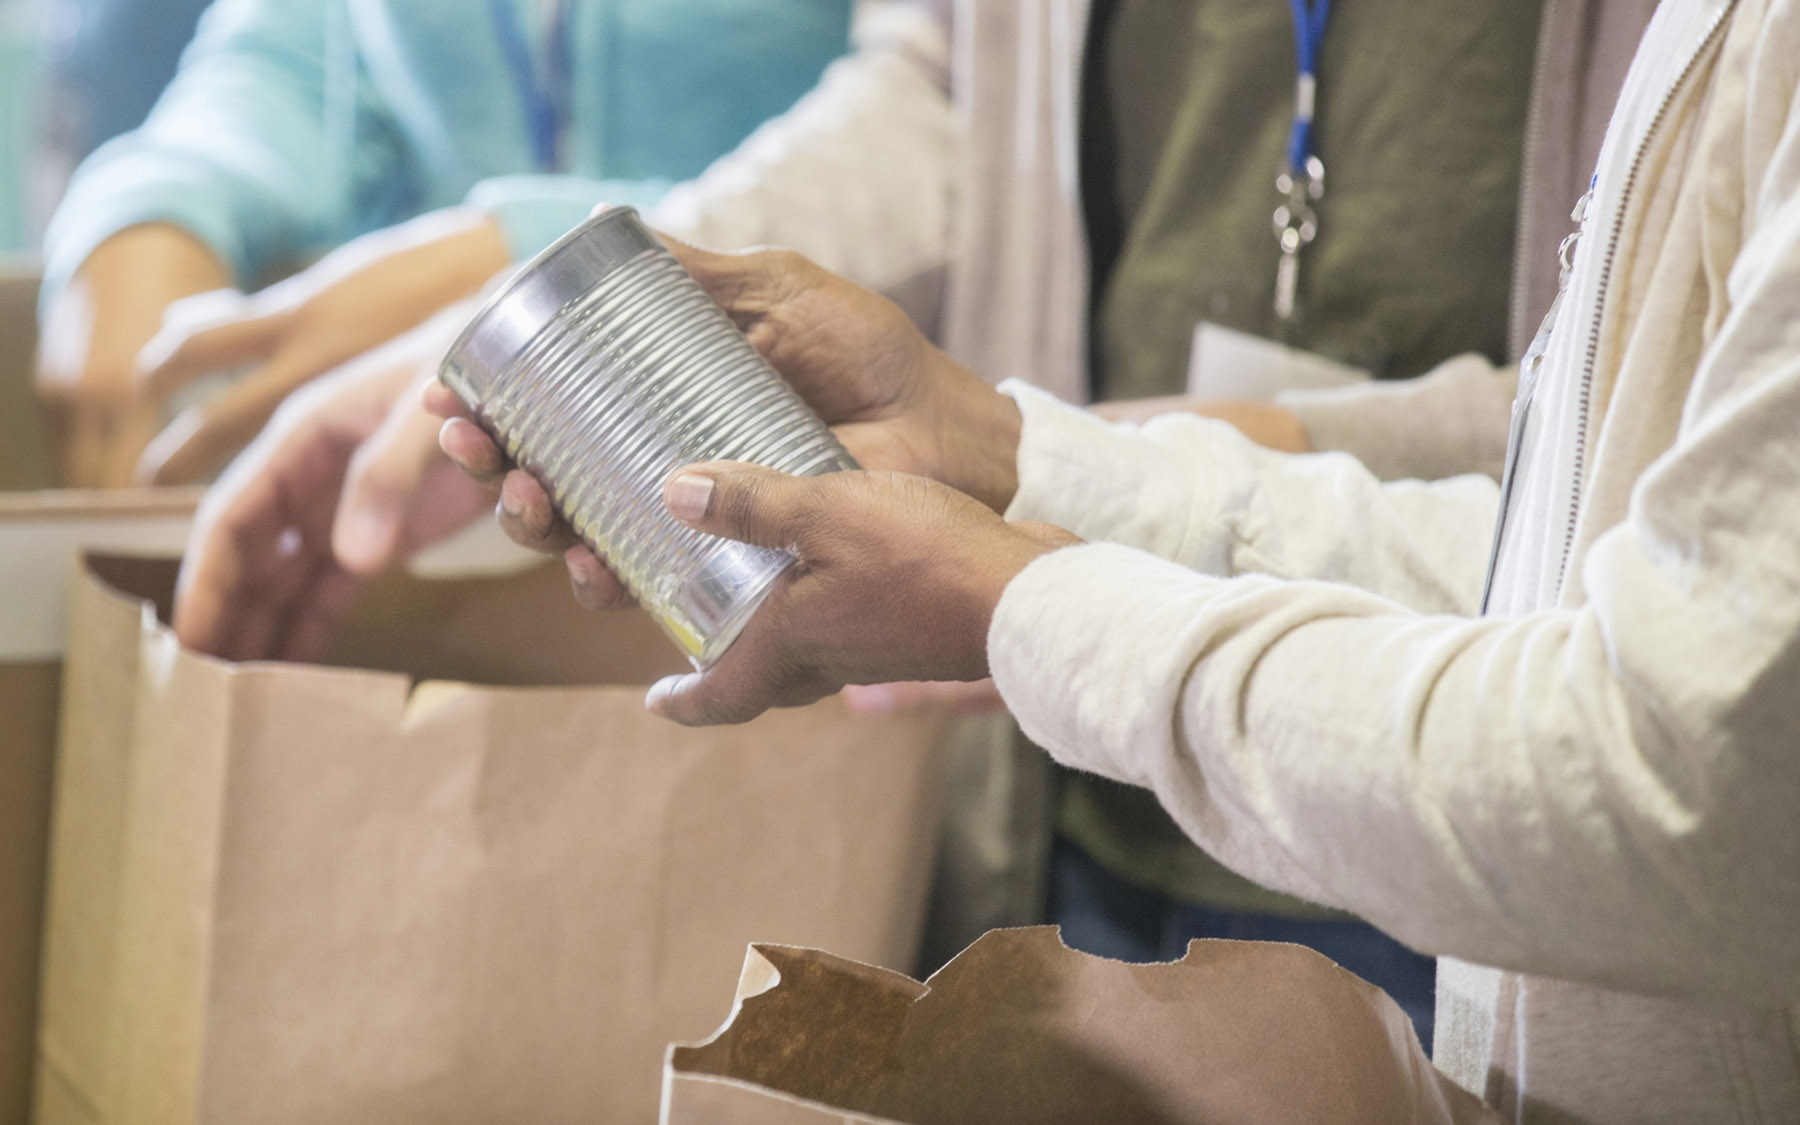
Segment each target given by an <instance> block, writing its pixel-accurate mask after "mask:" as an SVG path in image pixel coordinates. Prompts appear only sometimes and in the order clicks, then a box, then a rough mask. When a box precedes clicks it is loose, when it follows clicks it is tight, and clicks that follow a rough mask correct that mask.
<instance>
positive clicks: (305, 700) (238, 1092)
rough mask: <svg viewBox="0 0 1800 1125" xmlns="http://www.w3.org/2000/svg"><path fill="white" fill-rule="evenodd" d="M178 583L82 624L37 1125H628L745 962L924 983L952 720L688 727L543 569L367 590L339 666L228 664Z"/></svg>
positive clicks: (81, 606) (624, 650)
mask: <svg viewBox="0 0 1800 1125" xmlns="http://www.w3.org/2000/svg"><path fill="white" fill-rule="evenodd" d="M173 575H174V569H173V564H169V563H143V562H131V561H124V560H99V559H96V560H93V561H92V562H91V563H90V566H89V569H88V570H87V572H86V573H85V574H84V575H83V578H82V581H81V582H80V584H79V585H78V588H77V590H76V594H75V599H74V602H73V605H72V621H71V638H72V640H71V645H70V649H69V662H68V667H67V685H66V691H65V695H66V703H65V710H64V723H63V728H62V748H61V752H60V758H59V780H58V786H57V798H56V815H55V821H54V828H53V833H54V836H53V843H52V860H51V895H50V907H49V918H48V925H47V931H46V933H47V937H46V949H45V959H44V976H45V984H44V992H43V995H44V1010H43V1020H42V1038H41V1042H42V1046H43V1050H42V1053H41V1055H40V1063H39V1066H40V1076H41V1077H40V1083H39V1087H38V1105H37V1115H38V1116H37V1119H38V1120H39V1121H40V1122H43V1123H45V1125H64V1123H68V1122H83V1123H93V1122H134V1123H137V1122H144V1123H175V1122H183V1123H186V1122H240V1121H256V1122H258V1123H259V1125H261V1123H271V1125H280V1123H283V1122H317V1121H330V1122H334V1123H353V1122H382V1123H390V1122H411V1121H417V1122H449V1123H455V1122H471V1123H474V1122H495V1121H530V1122H558V1121H570V1122H574V1121H583V1122H594V1121H605V1122H635V1121H652V1120H654V1119H655V1114H656V1110H657V1106H658V1103H659V1095H660V1089H659V1087H660V1079H661V1065H662V1059H663V1053H664V1048H665V1047H666V1045H667V1044H668V1043H669V1042H670V1041H672V1040H675V1039H684V1038H692V1037H694V1036H696V1035H699V1034H704V1033H705V1031H706V1030H707V1029H709V1028H712V1027H715V1026H717V1024H718V1021H719V1019H720V1018H721V1016H722V1015H723V1014H724V1010H725V1009H726V1007H727V1006H728V1001H729V997H730V989H731V985H732V982H733V981H734V980H735V979H736V977H737V975H738V969H739V966H740V965H741V963H742V959H743V951H744V949H745V947H746V946H747V945H748V944H749V943H750V942H751V941H757V940H774V941H782V942H800V943H805V944H831V945H832V946H834V947H835V948H841V949H845V950H846V951H848V952H851V953H852V954H853V955H855V956H857V957H859V958H861V959H864V960H867V961H871V962H874V963H878V964H887V965H895V966H905V965H908V964H909V963H910V961H911V958H912V956H913V953H914V948H915V945H916V943H917V939H918V933H919V926H920V920H921V915H922V913H923V907H924V901H925V893H926V884H927V880H928V878H929V874H930V869H931V864H932V858H933V857H932V851H933V847H932V845H933V841H934V840H935V833H936V825H937V807H938V803H939V797H940V790H941V778H942V773H941V768H940V767H941V756H942V755H941V749H942V742H943V735H944V730H945V727H946V720H945V718H944V717H943V716H941V715H933V714H910V715H896V716H888V717H882V718H870V717H861V718H859V717H855V716H852V715H850V714H848V713H847V712H846V711H845V710H844V709H843V708H842V706H841V705H840V704H838V703H836V702H835V701H828V702H827V703H824V704H820V705H817V706H814V707H811V708H806V709H803V710H798V711H786V712H778V713H774V714H771V715H769V716H766V717H765V718H763V719H761V720H759V721H757V722H755V723H752V724H748V725H746V726H743V727H731V728H714V729H710V730H687V729H684V728H681V727H677V726H674V725H673V724H670V723H667V722H664V721H662V720H660V719H656V718H654V717H652V716H650V715H649V714H647V713H646V712H645V711H644V709H643V693H644V689H645V686H646V685H647V683H648V682H649V681H650V679H651V678H652V677H653V676H656V675H659V674H662V673H664V672H667V671H671V670H675V669H677V668H678V667H679V662H678V658H677V656H676V654H675V652H674V650H673V649H672V648H671V646H669V645H668V644H667V643H666V642H665V641H663V640H662V639H661V637H660V636H659V635H658V634H657V633H656V631H655V629H654V627H653V626H652V625H651V623H650V622H649V621H648V619H647V618H644V617H643V616H641V615H594V614H587V613H581V612H578V611H575V610H573V609H572V608H571V603H570V601H569V594H568V588H567V581H566V578H565V576H564V575H563V574H562V573H561V572H560V568H559V567H556V566H549V567H545V568H540V569H537V570H534V571H532V572H530V573H528V574H526V575H523V576H520V577H516V578H512V579H485V580H473V581H435V580H432V581H428V580H420V579H416V578H409V577H405V576H398V577H395V578H393V579H389V580H383V582H381V583H378V584H376V585H375V586H372V587H371V588H370V590H369V592H368V593H367V595H366V596H365V597H364V599H363V600H362V602H361V603H360V604H359V606H358V608H357V610H356V611H355V612H354V614H353V619H352V621H351V622H350V624H349V625H348V626H347V627H346V628H344V629H343V630H342V631H340V633H339V635H338V637H337V640H336V642H335V644H336V647H335V650H334V652H333V654H332V657H331V661H330V662H331V663H332V664H334V665H337V667H310V666H299V665H284V664H247V665H240V666H233V665H229V664H226V663H223V662H220V661H215V660H211V659H207V658H204V657H200V656H196V655H194V654H192V653H189V652H186V651H183V650H182V649H181V648H180V647H179V645H177V644H176V642H175V640H174V638H173V637H172V635H171V634H170V632H169V631H168V629H167V627H166V626H164V625H163V624H161V622H160V621H159V620H158V613H157V609H158V607H160V608H161V609H162V610H163V611H165V612H166V606H167V600H168V592H169V590H170V587H171V582H172V580H173ZM352 668H358V669H365V670H351V669H352ZM595 683H599V684H618V685H629V686H602V687H593V686H579V685H587V684H595ZM476 684H481V685H485V686H475V685H476ZM558 685H561V686H558Z"/></svg>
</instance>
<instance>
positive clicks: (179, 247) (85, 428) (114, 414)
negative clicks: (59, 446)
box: [37, 223, 230, 488]
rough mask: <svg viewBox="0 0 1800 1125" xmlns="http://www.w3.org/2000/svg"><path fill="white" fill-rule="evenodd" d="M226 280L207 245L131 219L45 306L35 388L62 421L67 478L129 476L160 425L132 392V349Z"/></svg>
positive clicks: (95, 480) (79, 481) (107, 482)
mask: <svg viewBox="0 0 1800 1125" xmlns="http://www.w3.org/2000/svg"><path fill="white" fill-rule="evenodd" d="M229 282H230V275H229V273H228V272H227V271H226V268H225V265H224V263H222V262H220V261H219V259H218V258H217V257H216V256H215V255H214V254H213V252H212V251H211V250H209V249H207V247H206V246H205V244H204V243H202V242H201V241H200V240H199V239H197V238H195V237H194V236H193V235H191V234H189V233H187V232H186V231H184V230H182V229H181V228H179V227H175V226H170V225H167V224H163V223H148V224H144V225H141V226H134V227H128V228H127V229H125V230H122V231H120V232H119V233H118V234H115V235H113V236H112V237H110V238H108V239H106V240H105V241H104V242H102V243H101V244H100V245H99V246H98V247H97V248H96V249H95V250H94V251H93V253H91V254H89V255H88V257H87V259H86V261H85V262H84V263H83V264H82V266H81V268H80V269H79V270H77V271H76V273H75V276H74V278H73V279H72V280H71V282H70V283H69V285H68V286H67V287H66V288H64V289H63V290H62V292H61V293H59V294H58V295H57V296H56V298H55V299H54V300H52V301H51V303H50V305H49V307H48V308H47V309H46V310H45V319H44V330H43V332H42V334H41V337H40V338H41V340H42V346H41V348H40V350H39V352H38V357H37V384H38V390H39V392H40V393H41V394H42V395H43V396H44V398H45V399H46V401H48V402H49V403H51V404H52V406H53V407H54V408H55V409H56V411H57V413H58V414H59V415H60V416H61V419H62V423H63V426H62V428H63V476H64V483H65V484H67V485H68V486H69V487H72V488H112V487H118V486H121V485H126V484H130V483H131V482H132V479H133V471H134V467H135V465H136V463H137V459H138V454H139V452H140V451H141V450H142V449H143V448H144V445H145V444H146V443H147V442H148V441H149V440H150V437H151V435H152V434H154V433H155V432H156V423H157V409H156V406H155V404H154V403H152V402H150V401H148V400H146V399H144V398H143V397H142V396H141V395H139V394H138V392H137V387H136V382H135V380H136V375H137V364H138V354H139V353H140V352H141V351H142V350H143V348H144V345H145V344H146V343H147V342H148V341H149V340H150V339H151V338H152V337H153V336H155V335H156V333H157V331H158V330H159V329H160V327H161V326H162V321H163V312H164V310H166V309H167V308H168V307H169V305H170V304H171V303H173V302H175V301H177V300H179V299H181V298H183V297H188V296H190V295H192V294H195V293H200V292H203V291H206V290H211V289H217V288H218V287H219V286H221V285H226V284H229Z"/></svg>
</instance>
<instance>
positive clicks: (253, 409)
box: [137, 362, 317, 484]
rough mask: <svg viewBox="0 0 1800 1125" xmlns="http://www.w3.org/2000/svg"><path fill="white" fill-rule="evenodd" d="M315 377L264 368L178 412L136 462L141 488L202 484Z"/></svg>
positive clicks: (290, 367) (283, 366)
mask: <svg viewBox="0 0 1800 1125" xmlns="http://www.w3.org/2000/svg"><path fill="white" fill-rule="evenodd" d="M315 374H317V373H316V372H314V371H312V370H310V369H309V367H308V366H307V365H295V364H289V363H279V362H278V363H270V364H269V365H267V366H266V367H264V368H262V369H261V370H259V371H257V372H256V373H255V374H253V375H251V376H249V377H248V378H245V379H242V380H240V381H239V382H237V383H234V384H232V385H231V386H229V387H227V388H225V389H224V390H223V391H221V392H219V394H217V395H215V396H213V398H212V399H210V400H209V401H207V402H203V403H200V404H198V405H196V406H191V407H189V408H188V409H186V410H184V411H182V412H181V414H179V415H178V416H177V417H176V418H175V420H174V421H173V422H171V423H170V424H169V425H168V426H167V427H165V428H164V429H163V431H162V432H161V433H159V434H157V435H156V437H155V439H154V440H152V441H151V442H150V444H149V446H148V447H147V448H146V449H145V450H144V453H143V456H142V457H140V458H139V459H138V464H137V477H138V479H139V480H140V481H142V482H144V483H146V484H192V483H194V482H195V481H199V480H204V479H205V478H206V477H208V476H210V475H211V474H212V473H213V472H215V471H216V470H217V469H218V468H219V466H221V465H222V464H224V463H225V462H226V461H228V460H230V459H231V457H232V456H233V455H235V454H236V453H237V452H238V451H239V450H241V449H243V448H244V446H246V445H248V444H249V443H250V441H251V439H252V438H254V437H256V435H257V434H258V433H259V432H260V431H261V430H262V428H263V427H264V426H266V425H267V424H268V422H269V419H270V418H272V417H273V416H274V414H275V411H276V408H278V407H279V406H280V405H281V404H282V402H283V401H285V400H286V399H287V397H288V396H289V395H291V394H293V393H294V392H295V391H297V390H299V389H300V388H301V387H303V386H305V385H306V384H307V383H308V382H310V381H311V380H312V378H313V376H314V375H315Z"/></svg>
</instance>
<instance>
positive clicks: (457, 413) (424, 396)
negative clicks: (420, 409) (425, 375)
mask: <svg viewBox="0 0 1800 1125" xmlns="http://www.w3.org/2000/svg"><path fill="white" fill-rule="evenodd" d="M419 402H420V403H421V404H422V405H423V406H424V407H425V410H426V412H427V413H429V414H434V415H436V416H437V417H439V418H444V419H450V418H468V417H470V414H469V408H468V407H467V406H465V405H464V404H463V400H462V399H460V398H457V397H456V392H455V391H453V390H451V389H450V388H449V387H446V386H444V384H442V383H440V382H438V381H437V380H436V379H433V380H431V381H430V382H429V383H426V384H425V385H424V387H422V388H420V390H419Z"/></svg>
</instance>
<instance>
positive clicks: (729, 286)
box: [657, 234, 819, 327]
mask: <svg viewBox="0 0 1800 1125" xmlns="http://www.w3.org/2000/svg"><path fill="white" fill-rule="evenodd" d="M657 237H658V238H659V239H661V240H662V243H663V245H665V246H667V247H668V248H669V253H671V254H673V255H675V260H676V261H678V262H680V263H681V265H682V268H684V269H686V270H687V271H688V273H689V274H691V275H692V276H693V278H694V280H695V281H697V282H699V283H700V288H702V289H704V290H706V294H707V296H709V297H711V298H712V299H713V301H714V302H716V303H717V304H718V305H719V307H720V308H722V309H724V310H725V311H726V312H727V313H728V314H730V316H731V318H732V319H733V320H735V321H737V322H738V326H739V327H745V326H747V325H748V324H749V323H750V322H753V321H755V320H756V319H757V318H758V317H760V316H762V315H764V314H766V313H767V312H768V311H769V310H770V309H772V308H775V307H776V306H777V305H779V304H781V303H782V301H784V300H786V299H788V298H789V297H791V296H792V295H793V294H794V293H796V292H797V291H799V290H800V289H803V288H805V286H806V285H807V284H808V282H809V281H810V279H811V278H812V277H813V275H814V274H815V273H816V272H817V271H818V269H819V267H818V266H816V265H814V264H813V263H812V262H811V261H810V260H809V259H807V258H806V257H805V256H804V255H802V254H798V253H795V252H794V251H792V250H751V251H747V252H741V253H730V254H723V253H720V252H718V251H716V250H703V249H701V248H700V247H698V246H690V245H688V244H687V243H685V242H682V241H680V240H678V239H674V238H670V237H669V236H667V235H662V234H659V235H657Z"/></svg>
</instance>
